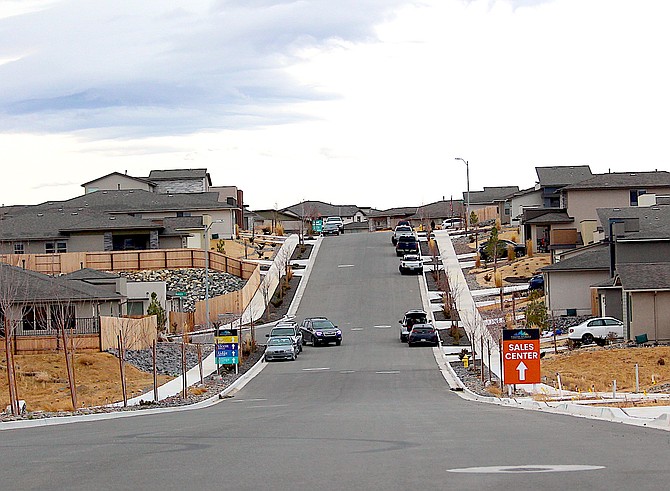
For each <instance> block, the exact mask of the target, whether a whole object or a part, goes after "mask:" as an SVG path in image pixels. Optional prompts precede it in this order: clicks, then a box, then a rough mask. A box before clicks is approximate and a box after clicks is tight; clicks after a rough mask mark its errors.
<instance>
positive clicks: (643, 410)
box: [426, 230, 670, 431]
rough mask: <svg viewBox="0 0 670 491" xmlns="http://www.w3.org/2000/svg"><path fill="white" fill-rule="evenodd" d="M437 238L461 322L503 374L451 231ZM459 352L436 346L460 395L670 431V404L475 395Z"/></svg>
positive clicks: (545, 390) (541, 390) (538, 388)
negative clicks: (459, 368)
mask: <svg viewBox="0 0 670 491" xmlns="http://www.w3.org/2000/svg"><path fill="white" fill-rule="evenodd" d="M435 240H436V241H437V244H438V247H439V249H440V257H441V259H442V264H443V265H444V270H445V272H446V274H447V278H448V279H449V284H450V285H451V289H452V292H455V297H456V298H455V300H456V308H457V309H458V312H459V314H460V317H461V323H460V325H462V326H463V327H464V328H465V329H466V331H467V332H468V336H471V337H472V339H473V341H474V343H475V346H480V341H481V339H482V338H483V339H484V343H485V344H486V341H487V340H488V341H489V343H490V346H491V370H492V372H493V373H495V374H496V376H498V377H500V373H501V366H500V356H499V350H498V344H497V343H495V342H493V339H492V337H491V334H490V332H489V330H488V329H487V328H486V327H485V324H486V323H485V321H484V320H483V319H482V317H481V315H480V314H479V311H478V310H477V308H476V307H475V301H474V298H473V295H472V293H471V292H470V289H469V287H468V284H467V282H466V281H465V275H464V273H463V270H462V267H463V264H462V263H460V264H459V261H458V256H457V255H456V252H455V250H454V246H453V243H452V242H451V238H450V236H449V233H448V232H447V231H443V230H437V231H435ZM426 296H428V295H426ZM458 351H460V348H458V347H452V346H442V347H441V348H440V349H435V350H434V354H435V359H436V361H437V363H438V366H439V367H440V371H441V372H442V374H443V376H444V378H445V380H446V381H447V383H448V384H449V386H450V387H451V389H452V390H456V391H458V394H459V395H461V397H463V398H465V399H468V400H474V401H479V402H486V403H492V404H498V405H503V406H509V407H519V408H523V409H531V410H537V411H544V412H552V413H557V414H567V415H571V416H577V417H583V418H590V419H600V420H605V421H612V422H618V423H624V424H630V425H635V426H645V427H650V428H657V429H663V430H666V431H670V404H669V405H668V406H651V407H635V408H624V409H622V408H618V407H608V406H602V405H601V404H596V402H598V403H599V402H600V401H582V402H581V403H579V402H577V401H576V400H560V401H535V400H533V399H532V398H531V397H523V398H498V397H487V396H481V395H478V394H475V393H474V392H471V391H470V390H468V389H467V387H465V385H464V384H463V383H462V382H461V381H460V380H459V379H458V377H457V376H456V373H455V372H454V371H453V369H452V368H451V365H450V364H449V362H451V361H454V359H457V352H458ZM520 388H522V389H524V390H526V391H527V392H530V393H535V394H545V395H551V396H556V395H557V394H558V391H557V390H556V389H554V388H553V387H550V386H548V385H544V384H533V385H526V386H520ZM562 395H563V398H564V399H570V398H571V397H575V398H576V397H577V395H578V394H572V393H570V392H569V391H564V392H563V394H562ZM605 396H606V395H605V394H602V397H605ZM636 397H639V394H630V393H618V394H617V399H616V402H621V401H625V400H627V399H628V400H630V399H633V398H636ZM652 398H653V397H652ZM612 402H613V401H612Z"/></svg>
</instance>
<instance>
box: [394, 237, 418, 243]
mask: <svg viewBox="0 0 670 491" xmlns="http://www.w3.org/2000/svg"><path fill="white" fill-rule="evenodd" d="M398 242H416V239H415V238H414V237H412V236H411V235H410V236H406V237H399V238H398Z"/></svg>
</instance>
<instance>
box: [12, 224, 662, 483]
mask: <svg viewBox="0 0 670 491" xmlns="http://www.w3.org/2000/svg"><path fill="white" fill-rule="evenodd" d="M397 264H398V260H397V258H396V257H395V254H394V249H393V247H392V246H391V244H390V239H389V235H388V234H384V233H375V234H367V233H364V234H345V235H343V236H339V237H328V238H326V239H325V240H324V243H323V245H322V247H321V251H320V252H319V256H318V260H317V263H316V265H315V267H314V269H313V272H312V275H311V277H310V281H309V288H308V290H307V292H306V293H305V296H304V297H303V300H302V303H301V307H300V310H299V312H298V317H299V318H302V317H305V316H309V315H326V316H328V317H330V318H331V319H332V320H333V321H335V323H336V324H338V325H339V326H340V328H341V329H342V331H343V338H344V339H343V344H342V346H339V347H338V346H324V347H317V348H313V347H311V346H307V347H305V350H304V351H303V353H302V354H301V355H300V357H299V358H298V360H297V361H295V362H276V363H272V364H270V365H269V366H268V367H267V368H266V369H265V370H263V372H262V373H261V374H260V375H259V376H258V377H256V378H255V379H254V380H253V381H252V382H250V383H249V384H248V385H247V386H246V387H245V388H244V389H243V390H242V391H241V392H239V393H238V394H237V396H236V397H234V398H231V399H229V400H226V401H224V402H222V403H220V404H217V405H215V406H213V407H210V408H207V409H202V410H196V411H186V412H181V413H168V414H161V415H143V416H135V417H130V418H124V419H118V420H113V421H99V422H87V423H74V424H68V425H60V426H53V427H45V428H34V429H22V430H8V431H3V432H1V433H0V462H1V467H0V488H1V489H17V490H18V489H207V488H213V489H216V488H218V489H231V490H246V489H249V490H251V489H254V490H255V489H262V488H275V489H301V490H302V489H306V490H317V489H318V490H331V489H332V490H361V489H366V490H371V489H380V490H381V489H383V490H410V489H450V490H452V489H456V490H460V489H477V490H479V489H498V490H499V489H514V490H517V489H587V488H588V489H594V490H596V489H608V490H612V489H667V488H668V484H667V483H668V480H669V478H670V472H669V471H668V470H667V463H666V461H665V459H666V457H667V455H668V451H669V449H670V433H666V432H662V431H658V430H649V429H645V428H637V427H631V426H623V425H616V424H611V423H605V422H598V421H591V420H587V419H580V418H572V417H567V416H557V415H550V414H542V413H537V412H531V411H523V410H520V409H509V408H501V407H498V406H493V405H486V404H480V403H471V402H466V401H464V400H462V399H461V398H459V397H458V396H457V395H456V394H455V393H452V392H450V391H449V390H448V387H447V385H446V384H445V382H444V380H443V378H442V376H441V375H440V373H439V371H438V370H437V366H436V363H435V360H434V356H433V353H432V349H431V348H408V347H406V346H405V345H404V344H401V343H400V342H399V340H398V319H400V317H401V315H402V313H403V312H404V310H406V309H408V308H416V307H420V306H421V302H420V296H419V283H418V280H417V278H416V277H413V276H401V275H400V274H399V273H398V272H397ZM566 465H590V466H602V467H601V468H597V469H594V470H580V471H574V470H571V471H566V472H557V471H556V470H555V468H554V466H566ZM493 466H511V467H512V470H506V471H502V472H481V471H480V472H472V473H460V472H452V471H453V470H454V469H462V468H472V467H493ZM532 466H540V467H541V468H542V469H544V471H545V472H531V471H537V470H538V469H537V468H536V467H532ZM489 470H490V469H489Z"/></svg>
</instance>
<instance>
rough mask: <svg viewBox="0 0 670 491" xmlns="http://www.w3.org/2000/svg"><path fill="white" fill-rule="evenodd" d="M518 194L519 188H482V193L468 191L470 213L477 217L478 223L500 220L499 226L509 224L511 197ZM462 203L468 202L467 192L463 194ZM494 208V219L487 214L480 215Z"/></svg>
mask: <svg viewBox="0 0 670 491" xmlns="http://www.w3.org/2000/svg"><path fill="white" fill-rule="evenodd" d="M518 192H519V186H484V190H483V191H470V194H469V196H470V204H469V206H470V212H473V211H474V212H475V213H476V214H477V215H481V216H479V221H480V222H482V221H484V220H489V219H492V218H493V219H497V220H500V223H501V224H509V223H510V219H511V215H512V209H511V202H510V199H511V197H512V196H513V195H514V194H515V193H518ZM463 202H464V203H467V202H468V192H467V191H465V192H463ZM493 208H495V217H490V216H489V214H490V213H489V212H488V211H486V213H482V212H484V211H485V210H488V209H493Z"/></svg>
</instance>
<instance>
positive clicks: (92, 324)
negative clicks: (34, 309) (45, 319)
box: [0, 317, 100, 336]
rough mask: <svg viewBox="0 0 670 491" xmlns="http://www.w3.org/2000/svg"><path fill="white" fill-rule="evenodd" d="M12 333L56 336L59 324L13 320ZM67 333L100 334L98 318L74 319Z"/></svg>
mask: <svg viewBox="0 0 670 491" xmlns="http://www.w3.org/2000/svg"><path fill="white" fill-rule="evenodd" d="M12 325H13V328H14V329H13V334H14V335H15V336H58V335H60V326H59V324H58V323H51V324H46V323H39V322H38V323H35V324H34V325H31V324H28V323H24V322H22V321H17V322H14V323H13V324H12ZM3 331H4V329H2V328H0V336H4V332H3ZM67 333H68V334H70V335H71V334H100V318H99V317H84V318H76V319H74V326H72V325H70V326H68V327H67Z"/></svg>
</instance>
